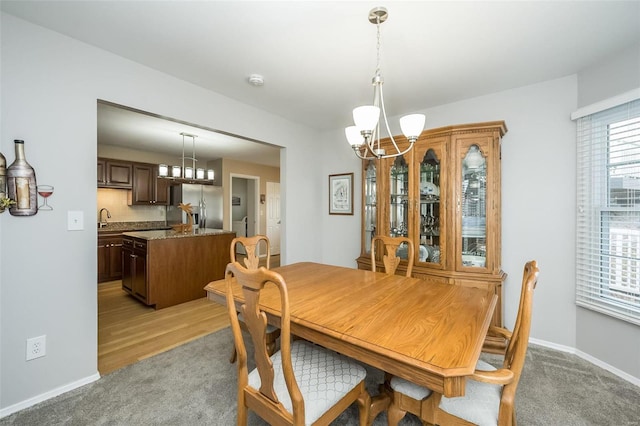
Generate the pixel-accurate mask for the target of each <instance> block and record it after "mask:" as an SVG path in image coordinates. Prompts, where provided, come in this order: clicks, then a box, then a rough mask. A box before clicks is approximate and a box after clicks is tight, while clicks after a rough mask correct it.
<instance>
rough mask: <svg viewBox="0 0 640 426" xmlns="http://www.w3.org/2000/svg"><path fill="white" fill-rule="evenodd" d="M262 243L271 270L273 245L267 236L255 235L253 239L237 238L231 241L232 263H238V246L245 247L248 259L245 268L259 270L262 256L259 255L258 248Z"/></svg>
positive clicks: (245, 260)
mask: <svg viewBox="0 0 640 426" xmlns="http://www.w3.org/2000/svg"><path fill="white" fill-rule="evenodd" d="M260 243H262V245H263V246H265V248H266V250H265V253H266V265H267V269H270V267H271V265H270V262H271V244H269V238H267V236H266V235H254V236H253V237H236V238H234V239H233V240H232V241H231V263H233V262H236V252H237V250H238V247H237V246H238V245H240V246H243V247H244V250H245V253H246V257H245V258H244V266H245V267H246V268H248V269H258V265H259V264H260V256H259V255H258V247H259V246H260Z"/></svg>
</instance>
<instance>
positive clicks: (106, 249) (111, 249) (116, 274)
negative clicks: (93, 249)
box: [98, 233, 122, 283]
mask: <svg viewBox="0 0 640 426" xmlns="http://www.w3.org/2000/svg"><path fill="white" fill-rule="evenodd" d="M119 279H122V234H121V233H116V234H109V235H103V236H100V235H98V282H99V283H101V282H105V281H114V280H119Z"/></svg>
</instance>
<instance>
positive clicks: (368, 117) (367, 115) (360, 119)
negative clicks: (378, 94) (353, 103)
mask: <svg viewBox="0 0 640 426" xmlns="http://www.w3.org/2000/svg"><path fill="white" fill-rule="evenodd" d="M379 119H380V108H378V107H377V106H373V105H364V106H360V107H357V108H354V110H353V122H354V123H355V124H356V127H357V128H358V129H360V131H361V132H362V131H369V132H372V131H373V129H375V128H376V126H377V125H378V120H379Z"/></svg>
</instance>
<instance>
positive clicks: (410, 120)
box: [400, 114, 426, 142]
mask: <svg viewBox="0 0 640 426" xmlns="http://www.w3.org/2000/svg"><path fill="white" fill-rule="evenodd" d="M425 120H426V117H425V115H424V114H410V115H405V116H404V117H402V118H401V119H400V128H401V129H402V133H403V134H404V135H405V136H406V137H407V139H409V141H410V142H411V141H412V139H413V142H415V141H416V139H418V136H420V133H422V130H423V129H424V122H425Z"/></svg>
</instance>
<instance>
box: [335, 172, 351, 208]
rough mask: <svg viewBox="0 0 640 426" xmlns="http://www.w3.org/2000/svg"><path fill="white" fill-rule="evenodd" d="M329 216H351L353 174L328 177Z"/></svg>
mask: <svg viewBox="0 0 640 426" xmlns="http://www.w3.org/2000/svg"><path fill="white" fill-rule="evenodd" d="M329 214H350V215H352V214H353V173H343V174H338V175H329Z"/></svg>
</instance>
